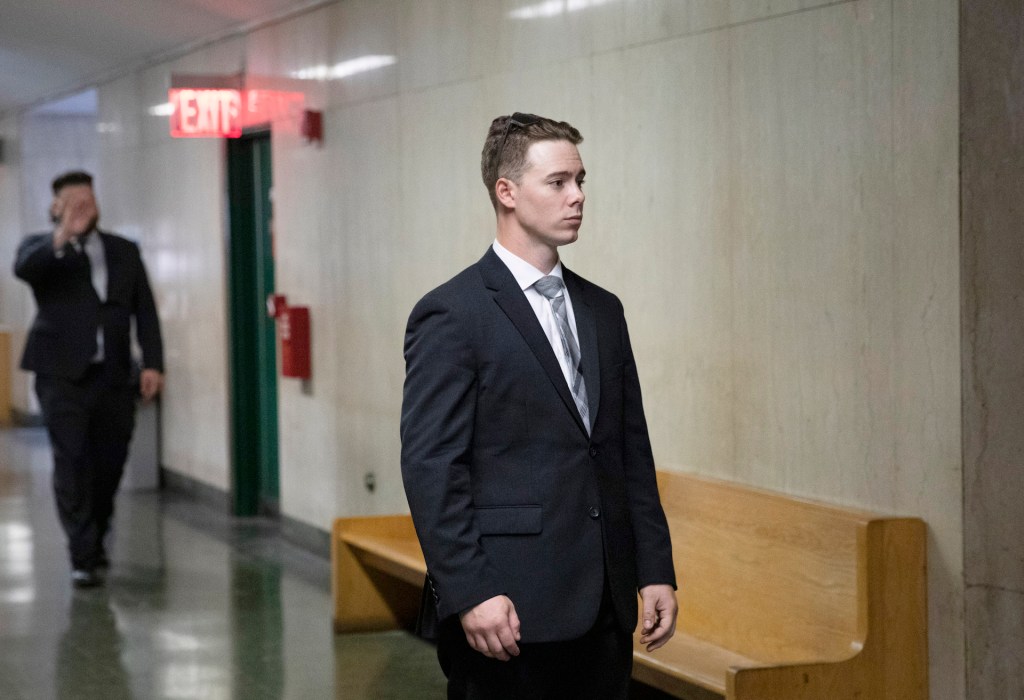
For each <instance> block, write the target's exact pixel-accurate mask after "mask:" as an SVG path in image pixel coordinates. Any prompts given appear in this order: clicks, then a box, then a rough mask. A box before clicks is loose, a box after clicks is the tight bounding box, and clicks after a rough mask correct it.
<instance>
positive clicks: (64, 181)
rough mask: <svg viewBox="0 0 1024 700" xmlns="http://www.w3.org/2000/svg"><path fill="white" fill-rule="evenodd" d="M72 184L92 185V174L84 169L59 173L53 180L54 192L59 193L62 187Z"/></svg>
mask: <svg viewBox="0 0 1024 700" xmlns="http://www.w3.org/2000/svg"><path fill="white" fill-rule="evenodd" d="M71 185H88V186H89V187H92V175H90V174H89V173H87V172H85V171H84V170H72V171H70V172H67V173H64V174H62V175H58V176H57V177H55V178H54V180H53V185H52V187H53V194H54V195H58V194H60V191H61V190H62V189H64V188H65V187H69V186H71Z"/></svg>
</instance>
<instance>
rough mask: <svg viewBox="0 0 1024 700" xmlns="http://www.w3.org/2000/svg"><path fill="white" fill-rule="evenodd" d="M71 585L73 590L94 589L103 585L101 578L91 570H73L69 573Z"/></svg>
mask: <svg viewBox="0 0 1024 700" xmlns="http://www.w3.org/2000/svg"><path fill="white" fill-rule="evenodd" d="M71 585H72V586H74V587H75V588H95V587H96V586H102V585H103V577H102V576H100V575H99V574H97V573H96V572H95V571H94V570H93V569H74V570H73V571H72V572H71Z"/></svg>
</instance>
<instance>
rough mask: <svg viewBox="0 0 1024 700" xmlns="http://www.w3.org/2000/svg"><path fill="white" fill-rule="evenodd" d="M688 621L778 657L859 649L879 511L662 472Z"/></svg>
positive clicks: (689, 627)
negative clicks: (869, 540) (869, 541)
mask: <svg viewBox="0 0 1024 700" xmlns="http://www.w3.org/2000/svg"><path fill="white" fill-rule="evenodd" d="M658 484H659V488H660V490H661V499H662V503H663V505H664V507H665V512H666V515H667V517H668V520H669V527H670V528H671V530H672V547H673V552H674V555H675V562H676V568H677V575H678V578H679V582H678V583H679V603H680V617H679V620H680V621H679V627H680V628H681V629H682V630H685V631H686V632H687V633H689V634H692V635H694V636H696V637H700V638H702V639H705V640H707V641H709V642H712V643H715V644H717V645H719V646H723V647H727V648H729V649H732V650H734V651H737V652H739V653H740V654H743V655H744V656H748V657H751V658H753V659H758V660H761V661H768V662H797V661H802V660H806V659H819V660H823V659H836V660H838V659H842V658H846V657H849V656H850V655H851V654H852V653H853V652H855V651H856V650H857V649H858V648H859V646H860V645H861V644H862V643H863V641H864V630H865V629H866V620H867V595H866V590H865V588H866V581H865V580H862V579H864V578H865V576H866V574H865V568H866V562H865V558H866V557H865V542H864V541H865V538H866V528H867V523H868V522H869V521H870V520H871V519H872V517H874V516H872V514H870V513H864V512H861V511H856V510H851V509H844V508H838V507H832V506H827V505H823V504H818V503H811V502H807V501H802V500H800V499H796V498H792V497H789V496H786V495H783V494H777V493H772V492H768V491H762V490H758V489H752V488H748V487H745V486H741V485H738V484H733V483H729V482H722V481H716V480H710V479H704V478H700V477H695V476H691V475H686V474H679V473H669V472H659V473H658Z"/></svg>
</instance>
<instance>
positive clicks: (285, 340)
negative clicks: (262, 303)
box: [277, 306, 312, 379]
mask: <svg viewBox="0 0 1024 700" xmlns="http://www.w3.org/2000/svg"><path fill="white" fill-rule="evenodd" d="M277 319H278V323H279V327H280V329H281V374H282V376H285V377H298V378H299V379H309V378H310V377H311V376H312V363H311V362H310V351H309V350H310V343H309V307H308V306H286V307H284V309H283V310H282V311H281V312H279V313H278V316H277Z"/></svg>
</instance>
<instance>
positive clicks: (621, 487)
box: [401, 113, 677, 700]
mask: <svg viewBox="0 0 1024 700" xmlns="http://www.w3.org/2000/svg"><path fill="white" fill-rule="evenodd" d="M581 140H582V137H581V136H580V134H579V132H578V131H577V130H576V129H575V128H573V127H572V126H570V125H569V124H566V123H565V122H555V121H552V120H550V119H545V118H542V117H537V116H535V115H527V114H519V113H516V114H514V115H512V116H511V117H499V118H497V119H495V120H494V121H493V122H492V124H491V127H490V130H489V132H488V135H487V139H486V141H485V144H484V149H483V155H482V159H481V170H482V174H483V179H484V184H485V185H486V186H487V189H488V192H489V193H490V197H491V202H492V204H493V205H494V208H495V212H496V214H497V240H496V241H495V242H494V244H493V245H492V246H491V248H490V249H488V251H487V252H486V254H485V255H484V257H483V258H482V259H481V260H480V261H479V262H477V263H476V264H475V265H472V266H471V267H469V268H468V269H466V270H464V271H463V272H462V273H460V274H459V275H457V276H456V277H454V278H453V279H451V280H450V281H448V282H447V283H445V284H443V285H442V286H440V287H438V288H437V289H435V290H433V291H432V292H430V293H428V294H427V295H426V296H424V297H423V299H421V300H420V302H419V303H418V304H417V305H416V307H415V308H414V309H413V311H412V314H411V316H410V318H409V324H408V328H407V331H406V337H405V359H406V381H405V390H404V400H403V406H402V426H401V434H402V475H403V480H404V484H405V491H406V494H407V497H408V499H409V506H410V510H411V512H412V517H413V521H414V523H415V525H416V531H417V534H418V535H419V539H420V543H421V544H422V547H423V553H424V556H425V558H426V561H427V568H428V571H429V574H428V580H427V586H426V590H425V595H424V600H425V601H427V603H426V604H425V606H424V608H425V609H424V610H423V611H421V616H422V617H423V618H424V619H426V618H429V617H432V616H433V617H434V618H435V620H436V624H437V636H438V657H439V659H440V661H441V666H442V668H443V669H444V671H445V674H446V675H447V677H448V696H449V698H481V699H483V698H486V699H487V700H494V699H496V698H497V699H500V698H530V699H534V698H559V699H561V698H573V697H580V698H583V697H586V698H625V697H627V695H628V689H629V676H630V670H631V665H632V639H631V633H632V631H633V629H634V628H635V627H636V624H637V591H638V590H639V593H640V596H641V598H642V602H643V634H642V637H641V641H642V642H643V643H644V644H647V645H648V648H650V649H656V648H658V647H660V646H661V645H663V644H664V643H665V642H666V641H668V639H669V638H670V637H671V636H672V634H673V633H674V631H675V620H676V613H677V606H676V600H675V575H674V569H673V565H672V549H671V544H670V541H669V531H668V526H667V523H666V520H665V515H664V512H663V510H662V507H661V503H660V500H659V497H658V488H657V483H656V481H655V471H654V460H653V456H652V453H651V446H650V440H649V438H648V433H647V424H646V420H645V418H644V411H643V405H642V401H641V397H640V383H639V379H638V377H637V370H636V365H635V364H634V361H633V353H632V350H631V348H630V343H629V334H628V332H627V330H626V322H625V319H624V316H623V310H622V305H621V304H620V303H619V300H618V299H617V298H616V297H615V296H614V295H612V294H610V293H609V292H607V291H605V290H603V289H601V288H600V287H597V286H596V285H594V284H592V283H590V282H588V281H587V280H585V279H583V278H582V277H579V276H578V275H576V274H574V273H572V272H571V271H569V270H568V269H566V268H564V267H563V266H562V265H561V263H560V262H559V256H558V248H559V246H562V245H567V244H569V243H572V242H574V241H575V240H576V238H577V235H578V231H579V228H580V225H581V223H582V220H583V218H582V217H583V200H584V195H583V191H582V185H583V177H584V169H583V164H582V161H581V159H580V155H579V151H578V150H577V148H576V145H577V144H578V143H579V142H580V141H581ZM431 599H432V600H433V605H430V600H431ZM421 622H422V620H421Z"/></svg>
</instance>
